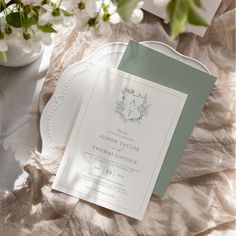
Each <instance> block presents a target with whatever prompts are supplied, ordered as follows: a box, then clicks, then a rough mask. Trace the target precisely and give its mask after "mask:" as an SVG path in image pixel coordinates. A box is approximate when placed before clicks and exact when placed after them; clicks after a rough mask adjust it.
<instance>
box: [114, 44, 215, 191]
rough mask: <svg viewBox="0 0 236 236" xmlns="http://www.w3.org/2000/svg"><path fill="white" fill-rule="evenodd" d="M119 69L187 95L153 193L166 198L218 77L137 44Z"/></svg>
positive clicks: (126, 53)
mask: <svg viewBox="0 0 236 236" xmlns="http://www.w3.org/2000/svg"><path fill="white" fill-rule="evenodd" d="M118 69H119V70H122V71H125V72H127V73H130V74H133V75H136V76H139V77H142V78H145V79H147V80H149V81H152V82H156V83H159V84H161V85H163V86H167V87H169V88H172V89H176V90H178V91H181V92H183V93H186V94H188V97H187V100H186V103H185V105H184V108H183V112H182V114H181V116H180V118H179V122H178V125H177V127H176V129H175V132H174V134H173V137H172V140H171V143H170V145H169V148H168V151H167V153H166V157H165V160H164V163H163V165H162V168H161V171H160V173H159V175H158V179H157V181H156V184H155V188H154V191H153V193H154V194H156V195H158V196H163V195H164V193H165V191H166V188H167V186H168V185H169V182H170V180H171V177H172V176H173V174H174V171H175V168H176V165H177V163H178V162H179V160H180V158H181V156H182V153H183V151H184V148H185V146H186V144H187V142H188V139H189V137H190V135H191V133H192V130H193V128H194V126H195V123H196V122H197V119H198V117H199V116H200V113H201V111H202V109H203V106H204V104H205V103H206V101H207V99H208V96H209V93H210V92H211V90H212V89H213V87H214V84H215V81H216V77H214V76H212V75H210V74H208V73H206V72H203V71H201V70H198V69H196V68H194V67H192V66H190V65H187V64H185V63H183V62H181V61H178V60H176V59H173V58H171V57H169V56H166V55H164V54H162V53H160V52H157V51H155V50H153V49H150V48H148V47H146V46H143V45H141V44H139V43H137V42H134V41H130V42H129V44H128V46H127V48H126V51H125V53H124V55H123V57H122V59H121V62H120V64H119V66H118Z"/></svg>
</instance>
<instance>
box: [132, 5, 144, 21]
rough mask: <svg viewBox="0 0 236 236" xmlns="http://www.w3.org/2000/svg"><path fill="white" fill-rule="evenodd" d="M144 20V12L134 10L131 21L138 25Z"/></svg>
mask: <svg viewBox="0 0 236 236" xmlns="http://www.w3.org/2000/svg"><path fill="white" fill-rule="evenodd" d="M142 19H143V11H142V10H141V9H138V8H136V9H134V10H133V12H132V15H131V17H130V21H131V22H132V23H134V24H138V23H140V22H141V21H142Z"/></svg>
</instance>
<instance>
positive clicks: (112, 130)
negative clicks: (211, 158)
mask: <svg viewBox="0 0 236 236" xmlns="http://www.w3.org/2000/svg"><path fill="white" fill-rule="evenodd" d="M84 76H87V78H85V79H89V80H91V81H92V82H91V84H92V86H91V88H90V89H89V91H87V96H86V97H85V99H84V100H83V104H82V106H81V109H80V112H79V114H78V117H77V119H76V122H75V125H74V128H73V131H72V134H71V137H70V139H69V142H68V145H67V148H66V151H65V154H64V157H63V160H62V163H61V165H60V168H59V170H58V173H57V175H56V178H55V181H54V183H53V188H54V189H56V190H59V191H62V192H65V193H67V194H70V195H73V196H76V197H78V198H81V199H84V200H87V201H89V202H92V203H95V204H98V205H100V206H103V207H105V208H108V209H111V210H114V211H117V212H120V213H122V214H125V215H128V216H130V217H133V218H136V219H139V220H141V219H142V218H143V216H144V213H145V210H146V207H147V204H148V201H149V199H150V196H151V194H152V191H153V188H154V185H155V182H156V179H157V177H158V174H159V172H160V169H161V166H162V163H163V160H164V158H165V155H166V152H167V149H168V146H169V144H170V141H171V138H172V135H173V133H174V130H175V127H176V125H177V123H178V120H179V117H180V114H181V112H182V109H183V107H184V104H185V100H186V98H187V95H186V94H185V93H183V92H180V91H177V90H174V89H171V88H168V87H166V86H162V85H159V84H157V83H154V82H151V81H148V80H145V79H142V78H139V77H137V76H133V75H130V74H127V73H125V72H121V71H118V70H116V69H111V68H107V67H101V66H95V67H93V68H92V70H89V72H88V74H87V75H84Z"/></svg>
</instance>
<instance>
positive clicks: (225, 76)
mask: <svg viewBox="0 0 236 236" xmlns="http://www.w3.org/2000/svg"><path fill="white" fill-rule="evenodd" d="M167 30H168V29H167V27H166V26H164V24H163V22H162V20H160V19H159V18H157V17H155V16H152V15H151V14H145V18H144V21H143V23H142V24H140V25H136V26H134V25H129V24H128V25H126V26H114V27H113V35H112V36H111V37H109V38H107V37H101V36H98V35H97V34H96V33H95V32H91V31H89V32H83V33H80V32H78V31H77V30H76V28H70V29H68V28H67V29H64V30H63V31H62V32H60V33H59V34H58V35H57V36H56V38H55V49H54V53H53V56H52V59H51V66H50V68H49V71H48V73H47V77H46V80H45V83H44V86H43V89H42V93H41V97H40V103H39V110H40V112H42V111H43V108H44V106H45V104H46V103H47V101H48V100H49V98H50V97H51V95H52V93H53V91H54V90H55V87H56V84H57V80H58V79H59V78H60V75H61V73H62V72H63V71H64V70H65V69H66V68H67V67H68V66H69V65H71V64H73V63H75V62H77V61H79V60H80V59H81V58H82V57H85V56H87V55H89V53H91V52H92V51H93V50H95V49H96V48H98V47H99V46H101V45H104V44H105V43H108V42H115V41H124V42H127V41H128V40H129V39H134V40H137V41H145V40H157V41H161V42H164V43H167V44H169V45H171V46H172V47H174V48H176V49H177V50H178V51H180V52H181V53H183V54H185V55H188V56H191V57H194V58H196V59H198V60H200V61H201V62H203V63H204V64H205V65H207V67H208V68H209V69H210V71H211V72H212V74H213V75H215V76H216V77H218V80H217V82H216V86H215V88H214V90H213V92H212V93H211V95H210V97H209V99H208V101H207V103H206V104H205V107H204V110H203V112H202V113H201V115H200V118H199V120H198V122H197V124H196V127H195V129H194V131H193V133H192V136H191V137H190V139H189V142H188V145H187V147H186V149H185V151H184V154H183V157H182V159H181V161H180V163H179V165H178V166H177V168H176V172H175V175H174V177H173V179H172V182H171V184H170V185H169V187H168V189H167V192H166V194H165V196H164V197H163V198H162V199H160V198H159V197H156V196H152V197H151V200H150V203H149V206H148V209H147V212H146V215H145V218H144V220H143V221H137V220H134V219H131V218H129V217H125V216H123V215H121V214H118V213H115V212H112V211H110V210H107V209H104V208H102V207H99V206H96V205H93V204H90V203H87V202H84V201H82V200H81V201H79V202H78V201H77V199H75V198H73V197H70V196H67V195H65V194H63V193H58V192H53V191H51V183H52V181H53V178H54V176H55V173H56V170H57V168H58V166H59V163H60V160H61V157H62V155H63V151H64V147H57V148H56V147H55V149H54V150H52V152H53V153H50V154H49V155H48V156H42V155H40V153H35V155H33V156H32V158H31V159H30V161H29V162H28V163H27V165H26V166H25V170H26V171H27V172H28V173H29V177H28V178H27V180H26V181H25V184H24V185H23V186H22V187H20V188H19V189H17V190H15V191H14V192H12V193H11V194H9V195H8V196H6V197H4V198H2V199H1V200H0V235H4V236H5V235H6V236H8V235H9V236H10V235H14V236H15V235H16V236H18V235H36V236H37V235H41V236H44V235H45V236H47V235H63V236H67V235H86V236H87V235H88V236H100V235H127V236H131V235H132V236H133V235H149V236H152V235H153V236H156V235H157V236H162V235H163V236H165V235H166V236H172V235H173V236H191V235H198V236H203V235H226V236H227V235H228V236H233V235H236V227H235V215H236V202H235V199H236V191H235V190H236V178H235V169H236V164H235V156H236V152H235V141H236V136H235V134H236V130H235V111H236V108H235V104H236V95H235V92H236V91H235V90H236V73H235V2H234V1H230V0H225V1H223V2H222V4H221V6H220V8H219V10H218V11H217V13H216V16H215V18H214V20H213V22H212V26H211V27H209V29H208V31H207V33H206V35H205V36H204V38H203V39H201V38H199V37H197V36H194V35H193V34H185V35H183V36H181V37H180V39H179V40H176V41H172V42H171V41H169V37H168V33H167ZM199 92H200V91H199Z"/></svg>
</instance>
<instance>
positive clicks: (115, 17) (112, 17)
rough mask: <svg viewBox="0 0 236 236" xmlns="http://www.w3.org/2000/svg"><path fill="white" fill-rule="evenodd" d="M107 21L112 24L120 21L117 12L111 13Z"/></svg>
mask: <svg viewBox="0 0 236 236" xmlns="http://www.w3.org/2000/svg"><path fill="white" fill-rule="evenodd" d="M109 21H110V22H111V23H112V24H118V23H121V22H122V19H121V17H120V15H119V14H118V13H117V12H114V13H113V14H112V15H110V19H109Z"/></svg>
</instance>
